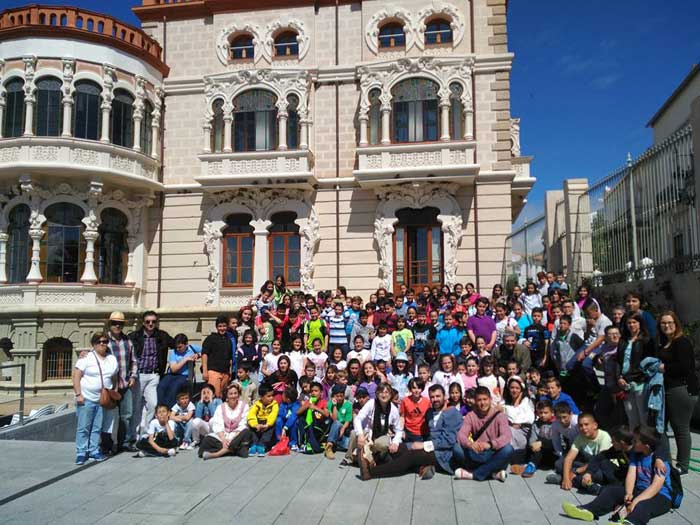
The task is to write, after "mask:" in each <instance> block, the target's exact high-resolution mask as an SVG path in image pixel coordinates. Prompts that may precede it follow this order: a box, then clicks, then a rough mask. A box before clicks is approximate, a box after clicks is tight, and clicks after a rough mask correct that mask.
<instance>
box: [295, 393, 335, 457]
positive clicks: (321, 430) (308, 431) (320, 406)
mask: <svg viewBox="0 0 700 525" xmlns="http://www.w3.org/2000/svg"><path fill="white" fill-rule="evenodd" d="M310 390H311V392H310V393H311V395H310V397H309V399H308V401H305V402H303V403H302V404H301V406H300V407H299V410H300V411H301V414H300V417H301V425H302V427H303V428H302V430H301V431H300V433H299V435H300V438H302V440H303V445H304V446H303V449H302V451H303V452H305V453H306V454H318V453H319V452H321V450H322V447H321V443H322V442H323V441H324V439H325V437H326V435H327V434H328V427H329V421H328V408H327V403H324V402H323V387H322V386H321V383H318V382H313V383H311V389H310Z"/></svg>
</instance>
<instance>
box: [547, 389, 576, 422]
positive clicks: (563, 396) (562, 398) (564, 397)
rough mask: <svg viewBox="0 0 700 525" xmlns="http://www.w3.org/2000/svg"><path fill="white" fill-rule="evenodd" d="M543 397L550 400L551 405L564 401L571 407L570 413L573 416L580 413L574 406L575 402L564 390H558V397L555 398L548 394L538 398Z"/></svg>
mask: <svg viewBox="0 0 700 525" xmlns="http://www.w3.org/2000/svg"><path fill="white" fill-rule="evenodd" d="M545 399H549V400H550V401H551V402H552V406H554V405H556V404H557V403H566V404H567V405H569V407H570V408H571V413H572V414H574V415H575V416H578V415H579V414H580V413H581V411H580V410H579V409H578V407H577V406H576V403H575V402H574V400H573V398H572V397H571V396H570V395H569V394H566V393H564V392H559V397H558V398H556V399H552V398H551V397H549V396H543V397H541V398H540V400H545Z"/></svg>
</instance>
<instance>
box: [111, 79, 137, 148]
mask: <svg viewBox="0 0 700 525" xmlns="http://www.w3.org/2000/svg"><path fill="white" fill-rule="evenodd" d="M110 135H111V137H112V144H116V145H117V146H124V147H125V148H133V147H134V97H132V96H131V95H130V94H129V93H128V92H126V91H124V90H123V89H117V90H116V91H115V92H114V100H112V112H111V114H110Z"/></svg>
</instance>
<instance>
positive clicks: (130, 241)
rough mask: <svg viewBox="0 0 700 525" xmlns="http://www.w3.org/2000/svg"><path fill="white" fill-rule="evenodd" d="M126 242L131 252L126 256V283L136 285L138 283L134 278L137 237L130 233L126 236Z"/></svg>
mask: <svg viewBox="0 0 700 525" xmlns="http://www.w3.org/2000/svg"><path fill="white" fill-rule="evenodd" d="M126 244H127V246H128V247H129V254H128V255H127V258H126V277H124V284H128V285H134V284H136V279H135V278H134V250H136V237H134V236H133V235H129V236H128V237H127V238H126Z"/></svg>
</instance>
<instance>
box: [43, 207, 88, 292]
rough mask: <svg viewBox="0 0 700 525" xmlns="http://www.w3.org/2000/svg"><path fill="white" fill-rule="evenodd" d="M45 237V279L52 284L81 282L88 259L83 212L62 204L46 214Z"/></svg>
mask: <svg viewBox="0 0 700 525" xmlns="http://www.w3.org/2000/svg"><path fill="white" fill-rule="evenodd" d="M44 216H45V217H46V224H45V226H44V228H45V235H44V237H43V239H42V241H41V254H40V255H41V266H42V274H43V276H44V280H45V281H47V282H50V283H77V282H78V281H79V280H80V276H81V275H82V271H83V264H84V260H85V240H84V238H83V229H84V225H83V223H82V222H81V221H82V219H83V217H84V213H83V210H82V209H81V208H80V207H79V206H76V205H75V204H70V203H67V202H60V203H57V204H52V205H50V206H49V207H48V208H46V210H45V211H44Z"/></svg>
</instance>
